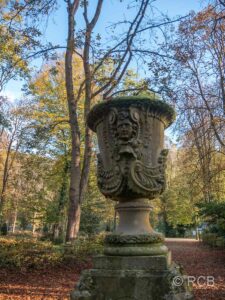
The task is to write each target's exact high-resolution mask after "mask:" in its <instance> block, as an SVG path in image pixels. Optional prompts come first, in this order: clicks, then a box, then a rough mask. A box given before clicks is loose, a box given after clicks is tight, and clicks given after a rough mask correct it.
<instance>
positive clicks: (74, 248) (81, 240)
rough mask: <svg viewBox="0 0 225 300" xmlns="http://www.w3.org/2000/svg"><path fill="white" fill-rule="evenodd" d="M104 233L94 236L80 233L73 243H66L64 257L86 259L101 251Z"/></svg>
mask: <svg viewBox="0 0 225 300" xmlns="http://www.w3.org/2000/svg"><path fill="white" fill-rule="evenodd" d="M104 238H105V233H100V234H97V235H94V236H87V235H86V236H82V235H80V236H79V237H78V238H77V239H76V240H75V241H74V243H73V244H67V245H66V246H65V251H64V259H75V260H77V259H86V258H88V257H90V256H92V255H95V254H100V253H102V252H103V247H104Z"/></svg>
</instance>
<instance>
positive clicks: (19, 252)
mask: <svg viewBox="0 0 225 300" xmlns="http://www.w3.org/2000/svg"><path fill="white" fill-rule="evenodd" d="M61 261H62V252H61V251H60V249H59V248H58V249H57V248H56V246H53V245H52V244H51V243H50V242H40V241H37V240H34V239H30V238H20V239H16V238H0V266H1V267H12V268H13V267H16V268H21V269H27V268H35V269H42V268H46V267H48V266H49V265H55V264H59V263H60V262H61Z"/></svg>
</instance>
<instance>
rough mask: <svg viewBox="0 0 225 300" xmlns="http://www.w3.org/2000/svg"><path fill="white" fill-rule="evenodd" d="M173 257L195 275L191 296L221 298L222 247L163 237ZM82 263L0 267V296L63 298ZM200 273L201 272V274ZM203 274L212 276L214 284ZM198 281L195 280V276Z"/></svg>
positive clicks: (224, 285) (224, 282) (224, 295)
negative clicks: (17, 268) (19, 268)
mask: <svg viewBox="0 0 225 300" xmlns="http://www.w3.org/2000/svg"><path fill="white" fill-rule="evenodd" d="M166 243H167V245H168V247H169V248H170V249H171V250H172V255H173V260H174V261H176V262H177V263H179V264H182V265H183V267H184V270H185V272H186V273H187V274H188V275H189V276H193V277H191V278H195V281H196V282H195V283H194V293H195V300H224V299H225V251H224V250H218V249H211V248H208V247H206V246H203V245H202V244H201V243H199V242H197V241H195V240H187V239H167V242H166ZM88 265H90V264H88V263H86V264H77V265H75V266H61V267H54V268H52V269H51V268H48V269H47V270H45V271H43V270H33V271H31V270H30V271H20V272H18V271H15V270H9V269H0V300H6V299H7V300H14V299H15V300H17V299H18V300H22V299H23V300H33V299H34V300H50V299H52V300H53V299H54V300H64V299H65V300H66V299H69V292H70V291H71V290H72V289H73V288H74V284H75V282H76V281H77V280H78V278H79V274H80V272H81V270H82V269H83V268H87V267H88ZM200 276H204V277H201V278H200ZM207 276H211V277H213V278H214V285H212V281H211V279H210V284H209V285H207V278H206V277H207ZM198 279H199V282H198V283H197V280H198Z"/></svg>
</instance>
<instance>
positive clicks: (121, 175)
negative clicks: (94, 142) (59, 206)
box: [88, 97, 175, 255]
mask: <svg viewBox="0 0 225 300" xmlns="http://www.w3.org/2000/svg"><path fill="white" fill-rule="evenodd" d="M174 116H175V114H174V110H173V109H172V108H171V106H169V105H168V104H166V103H165V102H163V101H160V100H154V99H150V98H147V97H145V98H144V97H143V98H141V97H121V98H115V99H113V100H110V101H108V102H102V103H100V104H98V105H96V106H95V107H94V108H93V109H92V110H91V112H90V114H89V116H88V126H89V127H90V128H91V129H92V130H93V131H94V132H96V133H97V137H98V145H99V154H98V167H97V178H98V187H99V189H100V191H101V192H102V194H104V195H105V196H106V197H109V198H111V199H112V200H114V201H117V202H118V204H117V205H116V207H115V209H116V211H117V213H118V215H119V224H118V227H117V229H116V231H115V232H114V233H113V234H111V235H109V236H107V237H106V247H105V253H106V254H110V255H118V254H120V255H155V254H161V253H165V252H167V248H166V247H165V246H164V245H162V241H163V237H162V235H160V234H157V233H155V232H154V231H153V229H152V228H151V226H150V222H149V212H150V209H151V206H150V203H149V201H148V200H152V199H154V198H156V197H157V196H159V195H160V194H161V193H162V192H163V191H164V190H165V187H166V180H165V163H166V156H167V153H168V151H167V150H166V149H164V148H163V143H164V130H165V128H167V127H168V126H169V125H170V124H171V123H172V122H173V120H174ZM138 244H140V246H139V247H138ZM122 245H124V246H125V247H122ZM133 245H135V247H132V246H133Z"/></svg>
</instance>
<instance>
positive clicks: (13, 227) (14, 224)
mask: <svg viewBox="0 0 225 300" xmlns="http://www.w3.org/2000/svg"><path fill="white" fill-rule="evenodd" d="M17 212H18V209H17V207H16V210H15V213H14V220H13V226H12V232H13V233H15V230H16V222H17Z"/></svg>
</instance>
